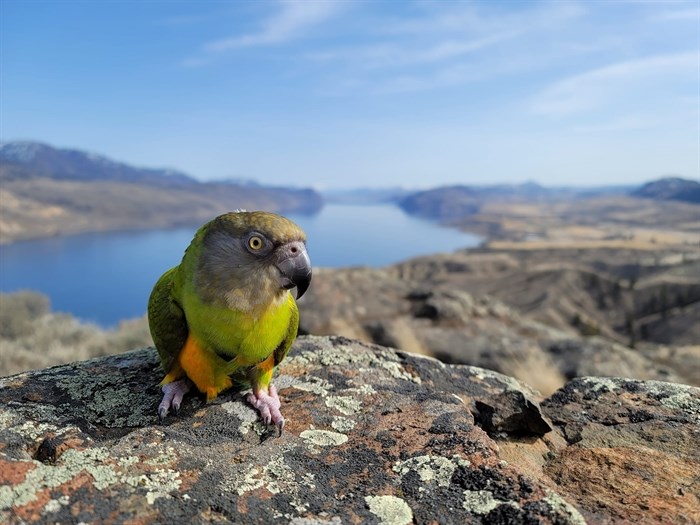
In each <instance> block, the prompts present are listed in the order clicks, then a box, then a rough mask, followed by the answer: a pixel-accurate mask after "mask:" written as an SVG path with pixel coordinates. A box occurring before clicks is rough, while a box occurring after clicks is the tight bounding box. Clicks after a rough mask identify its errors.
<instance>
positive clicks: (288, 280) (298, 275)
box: [276, 241, 311, 299]
mask: <svg viewBox="0 0 700 525" xmlns="http://www.w3.org/2000/svg"><path fill="white" fill-rule="evenodd" d="M278 253H279V259H278V261H277V264H276V266H277V269H278V270H279V272H280V275H281V279H280V281H281V283H280V284H281V285H282V288H285V289H287V290H290V289H292V288H294V287H296V289H297V299H299V298H300V297H301V296H302V295H304V292H306V290H307V289H308V288H309V284H310V283H311V260H310V259H309V254H308V253H307V252H306V246H305V245H304V243H303V242H301V241H294V242H290V243H287V244H285V245H284V246H281V247H280V248H278Z"/></svg>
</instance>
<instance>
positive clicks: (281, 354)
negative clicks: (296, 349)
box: [274, 294, 299, 366]
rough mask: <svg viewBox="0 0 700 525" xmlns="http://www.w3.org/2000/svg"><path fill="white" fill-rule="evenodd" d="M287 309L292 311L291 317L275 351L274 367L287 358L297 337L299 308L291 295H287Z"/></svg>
mask: <svg viewBox="0 0 700 525" xmlns="http://www.w3.org/2000/svg"><path fill="white" fill-rule="evenodd" d="M289 307H290V308H291V310H292V316H291V318H290V320H289V328H288V329H287V335H286V336H285V338H284V340H283V341H282V343H281V344H280V345H279V346H278V347H277V348H276V349H275V352H274V360H275V366H277V365H279V364H280V363H281V362H282V360H283V359H284V358H285V357H286V356H287V353H288V352H289V349H290V348H291V347H292V343H293V342H294V340H295V339H296V337H297V331H298V330H299V308H298V307H297V303H296V301H295V300H294V297H292V295H291V294H290V295H289Z"/></svg>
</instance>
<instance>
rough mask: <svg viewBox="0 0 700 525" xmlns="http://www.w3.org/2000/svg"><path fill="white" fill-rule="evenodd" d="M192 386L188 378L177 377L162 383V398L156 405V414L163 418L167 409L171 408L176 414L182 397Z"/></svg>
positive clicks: (166, 413)
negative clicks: (164, 383) (170, 381)
mask: <svg viewBox="0 0 700 525" xmlns="http://www.w3.org/2000/svg"><path fill="white" fill-rule="evenodd" d="M191 388H192V383H191V382H190V381H189V379H178V380H177V381H173V382H172V383H168V384H167V385H163V388H162V390H163V400H162V401H161V402H160V405H158V416H159V417H160V418H161V419H165V416H167V415H168V411H169V410H170V409H172V410H173V411H174V412H175V413H176V414H177V412H178V410H180V405H181V404H182V398H183V397H184V396H185V394H186V393H187V392H189V391H190V389H191Z"/></svg>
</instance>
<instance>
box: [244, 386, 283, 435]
mask: <svg viewBox="0 0 700 525" xmlns="http://www.w3.org/2000/svg"><path fill="white" fill-rule="evenodd" d="M246 399H247V401H248V403H250V404H251V405H253V406H254V407H255V408H256V409H257V410H258V412H260V417H262V420H263V422H264V423H265V424H266V425H269V424H270V423H272V424H274V425H275V426H276V427H277V428H278V429H279V433H280V436H281V435H282V429H283V428H284V418H283V417H282V414H281V413H280V406H281V403H280V398H279V396H278V395H277V389H276V388H275V387H274V385H270V388H269V390H268V392H265V391H264V390H253V393H252V394H248V397H247V398H246Z"/></svg>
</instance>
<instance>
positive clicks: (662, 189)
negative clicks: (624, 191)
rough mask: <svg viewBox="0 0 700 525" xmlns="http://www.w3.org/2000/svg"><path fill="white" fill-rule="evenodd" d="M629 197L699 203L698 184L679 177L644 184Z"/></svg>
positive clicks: (699, 189)
mask: <svg viewBox="0 0 700 525" xmlns="http://www.w3.org/2000/svg"><path fill="white" fill-rule="evenodd" d="M630 195H632V196H634V197H642V198H645V199H658V200H673V201H684V202H692V203H696V204H699V203H700V182H698V181H695V180H690V179H682V178H680V177H666V178H663V179H659V180H655V181H652V182H648V183H647V184H644V185H643V186H641V187H640V188H637V189H636V190H634V191H632V192H631V193H630Z"/></svg>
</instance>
